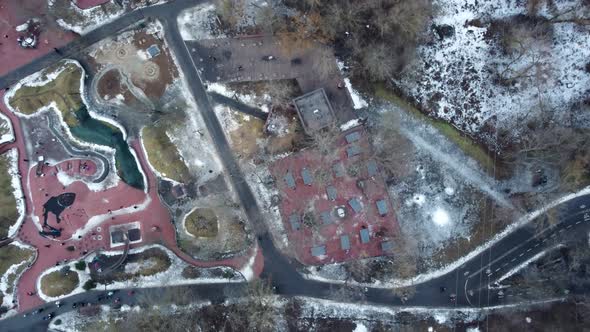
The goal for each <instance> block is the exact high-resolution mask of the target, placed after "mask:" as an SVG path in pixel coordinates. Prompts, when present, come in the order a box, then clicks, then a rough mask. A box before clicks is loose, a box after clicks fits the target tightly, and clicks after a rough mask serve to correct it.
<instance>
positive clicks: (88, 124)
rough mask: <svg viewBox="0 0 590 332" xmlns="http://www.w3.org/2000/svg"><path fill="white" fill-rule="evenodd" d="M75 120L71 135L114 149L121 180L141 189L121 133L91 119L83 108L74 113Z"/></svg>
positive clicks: (137, 174)
mask: <svg viewBox="0 0 590 332" xmlns="http://www.w3.org/2000/svg"><path fill="white" fill-rule="evenodd" d="M76 118H77V119H78V122H79V124H78V125H77V126H74V127H72V128H71V129H70V130H71V132H72V134H73V135H74V136H76V137H77V138H79V139H81V140H84V141H87V142H90V143H95V144H99V145H106V146H109V147H111V148H113V149H115V163H116V168H117V171H118V174H119V176H120V177H121V179H122V180H123V181H124V182H125V183H127V184H129V185H130V186H132V187H134V188H138V189H143V188H144V186H145V183H143V176H142V175H141V172H140V171H139V168H138V166H137V162H136V161H135V157H134V156H133V154H132V153H131V151H130V147H129V145H128V144H127V142H126V141H125V139H123V134H122V133H121V131H119V130H118V129H117V128H116V127H114V126H111V125H109V124H107V123H104V122H102V121H99V120H96V119H94V118H92V117H91V116H90V114H89V113H88V110H87V109H86V107H85V106H83V107H82V108H80V109H79V110H78V111H77V112H76Z"/></svg>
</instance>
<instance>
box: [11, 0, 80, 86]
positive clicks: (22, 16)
mask: <svg viewBox="0 0 590 332" xmlns="http://www.w3.org/2000/svg"><path fill="white" fill-rule="evenodd" d="M32 18H39V19H41V20H42V21H43V20H45V19H47V20H49V18H48V17H47V0H2V1H0V75H4V74H6V73H8V72H10V71H12V70H14V69H17V68H18V67H20V66H23V65H25V64H27V63H29V62H31V61H32V60H34V59H36V58H38V57H41V56H43V55H45V54H47V53H49V52H53V49H54V48H56V47H61V46H63V45H65V44H67V43H68V42H70V41H72V40H73V39H74V38H76V37H77V35H76V34H75V33H73V32H69V31H64V30H62V29H61V28H60V27H59V26H58V25H57V23H56V22H51V24H50V25H47V24H46V25H44V26H42V27H41V34H40V35H39V43H38V44H37V47H36V48H34V49H24V48H21V47H20V46H18V44H17V41H16V39H17V38H18V37H19V36H20V35H21V34H22V33H21V32H18V31H16V27H17V26H19V25H21V24H23V23H26V22H27V21H28V20H29V19H32Z"/></svg>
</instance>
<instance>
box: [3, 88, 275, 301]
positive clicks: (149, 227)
mask: <svg viewBox="0 0 590 332" xmlns="http://www.w3.org/2000/svg"><path fill="white" fill-rule="evenodd" d="M3 97H4V92H0V100H3ZM0 111H2V112H3V113H4V114H6V115H7V116H8V117H9V119H10V121H11V123H12V126H13V129H14V134H15V142H14V143H9V144H5V145H2V146H0V149H1V150H4V151H5V150H7V149H9V148H11V147H15V148H17V149H18V152H19V156H21V157H19V160H18V166H19V170H20V172H21V174H22V178H21V182H22V187H23V190H24V193H25V197H26V216H25V219H24V223H23V224H22V226H21V227H20V229H19V231H18V234H17V238H18V239H19V240H21V241H22V242H25V243H27V244H28V245H31V246H33V247H35V248H36V249H37V257H36V259H35V261H34V263H33V264H32V266H31V267H30V268H29V269H27V270H26V271H25V272H24V273H23V275H22V277H21V278H20V279H19V281H18V285H17V298H18V311H25V310H28V309H30V308H32V307H35V306H37V305H39V304H42V303H43V300H42V299H41V298H40V297H38V296H37V295H36V294H35V295H32V296H31V295H27V293H28V292H38V290H37V285H36V283H37V279H38V277H39V276H40V275H41V273H43V271H45V270H47V269H48V268H51V267H53V266H55V265H56V262H63V261H72V260H78V259H80V258H81V257H83V256H84V255H86V254H90V253H92V252H93V251H95V250H99V249H100V250H109V248H110V238H109V233H108V230H109V227H110V226H113V225H120V224H126V223H130V222H140V224H141V233H142V234H141V236H142V241H141V242H140V243H136V244H133V245H131V248H138V247H141V246H144V245H148V244H153V243H155V244H161V245H163V246H165V247H167V248H168V249H170V250H171V251H172V252H174V253H175V254H176V255H177V256H178V257H179V258H181V259H182V260H184V261H185V262H187V263H189V264H192V265H195V266H199V267H214V266H229V267H232V268H234V269H236V270H240V269H243V268H245V267H246V266H248V265H249V264H250V263H251V261H250V260H251V258H252V256H253V255H255V259H254V262H253V264H252V266H251V267H250V268H251V270H252V272H253V274H254V276H258V275H260V273H261V272H262V269H263V266H264V263H263V261H264V259H263V256H262V252H261V250H258V248H257V247H255V248H251V249H250V250H249V251H248V252H247V254H245V255H243V256H239V257H234V258H231V259H225V260H220V261H199V260H196V259H194V258H192V257H190V256H189V255H187V254H186V253H184V252H182V251H181V250H180V248H179V247H178V246H177V245H176V231H175V229H174V225H173V223H172V222H171V217H170V214H169V211H168V209H167V208H166V207H165V206H164V205H163V204H162V203H161V201H160V199H159V196H158V193H157V188H156V183H157V179H156V176H155V174H154V173H153V172H151V171H150V168H149V166H148V163H147V161H146V157H145V155H144V154H143V149H142V148H141V145H140V144H141V143H140V142H139V140H137V139H136V140H134V141H132V142H130V144H129V145H130V147H131V148H132V149H133V150H134V151H135V153H136V155H137V157H138V160H139V164H140V166H141V168H142V170H143V171H144V173H145V174H146V177H147V185H146V188H147V192H143V191H141V190H138V189H135V188H132V187H130V186H128V185H127V184H125V183H123V182H122V181H121V182H120V183H119V184H118V185H117V186H115V187H113V188H109V189H107V190H103V191H98V192H93V191H91V190H89V189H88V187H87V186H86V185H85V184H84V183H83V182H81V181H75V182H73V183H71V184H69V185H68V186H65V187H64V186H63V185H62V184H61V183H59V181H58V180H57V177H56V174H54V173H57V172H59V171H63V170H60V169H63V168H64V167H65V166H64V165H67V164H64V162H62V163H60V164H58V165H50V166H46V167H45V168H44V174H45V176H43V177H38V176H37V175H36V173H35V167H36V166H34V165H33V166H32V167H31V168H29V164H28V163H27V162H25V161H24V158H22V156H24V155H25V153H24V152H25V141H24V135H23V133H22V131H21V128H20V122H19V120H18V117H17V116H16V115H15V114H13V113H12V112H10V111H9V110H8V109H7V108H6V106H5V105H4V103H3V102H0ZM67 162H70V163H72V164H78V163H83V162H87V161H86V160H80V159H71V160H69V161H67ZM67 162H65V163H67ZM29 182H30V186H29V185H27V183H29ZM29 189H30V190H29ZM64 192H73V193H75V194H76V199H75V201H74V204H73V205H72V206H71V207H70V208H69V209H66V210H65V211H64V212H63V213H62V215H61V216H62V219H63V221H62V222H61V223H60V224H56V220H55V219H52V220H50V221H49V223H50V224H51V225H52V226H53V227H56V226H58V227H59V228H63V230H62V234H63V235H62V236H61V237H60V238H59V239H48V238H45V237H43V236H41V235H40V234H39V228H38V227H37V226H36V225H35V224H34V222H33V220H32V217H31V216H33V215H36V216H37V217H39V218H40V221H41V223H42V222H43V216H42V214H43V212H42V211H43V204H44V203H45V202H46V201H47V199H48V198H49V197H52V196H57V195H58V194H61V193H64ZM148 197H149V203H148V204H147V206H145V207H143V208H142V207H141V206H140V203H142V202H145V201H146V199H148ZM136 205H137V206H138V208H137V210H135V209H133V206H136ZM121 206H123V208H128V207H131V211H132V212H130V213H127V214H122V215H116V216H111V215H110V214H109V212H108V210H111V211H116V210H119V209H121ZM97 215H105V216H106V220H104V221H103V222H102V223H101V224H100V228H101V229H100V231H99V230H97V229H96V227H93V229H92V230H90V231H88V232H87V233H86V234H85V235H84V236H83V237H82V238H71V235H72V234H73V233H74V232H75V231H76V230H78V229H79V228H81V227H83V226H84V225H85V223H86V222H87V221H88V219H89V218H91V217H92V216H97ZM154 226H156V227H154ZM56 228H57V227H56ZM98 235H101V236H102V237H101V239H100V240H99V238H100V237H98ZM61 242H64V245H61ZM68 246H74V247H75V251H68V250H66V247H68ZM117 249H119V250H120V248H115V249H114V250H117Z"/></svg>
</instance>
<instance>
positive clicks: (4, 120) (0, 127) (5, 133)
mask: <svg viewBox="0 0 590 332" xmlns="http://www.w3.org/2000/svg"><path fill="white" fill-rule="evenodd" d="M0 135H1V136H0V145H1V144H4V143H8V142H12V141H14V131H13V129H12V125H11V124H10V119H9V118H8V117H7V116H6V115H4V114H2V113H0Z"/></svg>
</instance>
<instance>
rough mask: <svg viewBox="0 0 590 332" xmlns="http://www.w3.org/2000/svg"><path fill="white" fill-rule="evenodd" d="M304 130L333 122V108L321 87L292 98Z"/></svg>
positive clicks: (322, 126) (324, 126)
mask: <svg viewBox="0 0 590 332" xmlns="http://www.w3.org/2000/svg"><path fill="white" fill-rule="evenodd" d="M293 103H294V104H295V108H296V109H297V114H298V115H299V119H300V120H301V123H302V124H303V129H304V130H305V132H307V133H310V132H313V131H316V130H320V129H323V128H326V127H328V126H329V125H331V124H333V123H334V122H335V117H334V110H333V109H332V105H330V101H329V100H328V96H327V95H326V92H325V91H324V89H323V88H320V89H317V90H313V91H311V92H308V93H306V94H304V95H303V96H300V97H297V98H295V99H293Z"/></svg>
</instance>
